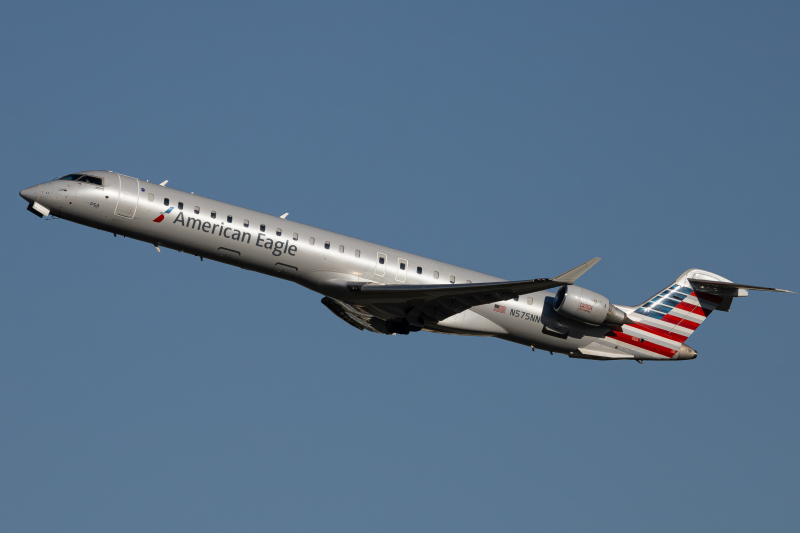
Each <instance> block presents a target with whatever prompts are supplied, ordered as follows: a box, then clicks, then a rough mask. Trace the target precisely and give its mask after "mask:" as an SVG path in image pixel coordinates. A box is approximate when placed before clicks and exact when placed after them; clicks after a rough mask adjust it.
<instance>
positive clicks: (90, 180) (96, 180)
mask: <svg viewBox="0 0 800 533" xmlns="http://www.w3.org/2000/svg"><path fill="white" fill-rule="evenodd" d="M58 179H60V180H71V181H82V182H84V183H91V184H93V185H99V186H101V187H102V186H103V178H95V177H94V176H84V175H83V174H67V175H66V176H62V177H60V178H58Z"/></svg>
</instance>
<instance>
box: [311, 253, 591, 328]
mask: <svg viewBox="0 0 800 533" xmlns="http://www.w3.org/2000/svg"><path fill="white" fill-rule="evenodd" d="M598 261H600V258H599V257H596V258H594V259H592V260H591V261H587V262H586V263H584V264H582V265H580V266H578V267H576V268H573V269H572V270H569V271H567V272H565V273H563V274H561V275H560V276H556V277H555V278H553V279H548V278H540V279H532V280H523V281H500V282H494V283H463V284H450V285H380V284H371V283H368V282H352V281H351V282H348V283H347V290H348V298H347V300H348V301H347V302H343V301H340V300H334V299H332V298H326V299H323V304H325V305H326V306H327V307H328V308H329V309H331V311H333V312H334V313H335V314H336V315H337V316H339V317H340V318H342V319H343V320H345V321H346V322H348V323H349V324H351V325H353V326H355V327H358V328H360V329H369V330H370V331H376V330H385V331H377V332H379V333H387V332H388V333H409V332H410V331H419V330H420V329H422V328H424V327H426V326H430V325H434V324H436V323H438V322H440V321H441V320H444V319H446V318H448V317H451V316H453V315H455V314H458V313H460V312H462V311H464V310H466V309H469V308H470V307H474V306H476V305H485V304H490V303H494V302H499V301H504V300H510V299H511V298H514V297H517V296H520V295H522V294H530V293H532V292H538V291H543V290H546V289H552V288H554V287H560V286H561V285H572V284H573V283H575V281H576V280H577V279H578V278H579V277H580V276H582V275H583V274H585V273H586V271H588V270H589V269H590V268H592V267H593V266H594V265H595V264H596V263H597V262H598ZM326 300H330V302H326Z"/></svg>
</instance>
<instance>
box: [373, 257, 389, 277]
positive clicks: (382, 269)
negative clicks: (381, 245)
mask: <svg viewBox="0 0 800 533" xmlns="http://www.w3.org/2000/svg"><path fill="white" fill-rule="evenodd" d="M375 275H376V276H380V277H383V276H384V275H386V254H382V253H378V259H377V261H375Z"/></svg>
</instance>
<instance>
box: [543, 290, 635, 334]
mask: <svg viewBox="0 0 800 533" xmlns="http://www.w3.org/2000/svg"><path fill="white" fill-rule="evenodd" d="M553 309H555V311H556V313H558V314H559V315H562V316H565V317H568V318H572V319H573V320H578V321H580V322H586V323H587V324H592V325H593V326H621V325H623V324H630V323H631V320H630V319H629V318H628V317H627V315H626V314H625V313H624V312H623V311H622V310H621V309H619V308H617V307H615V306H614V304H612V303H611V302H609V301H608V298H606V297H605V296H603V295H602V294H597V293H596V292H594V291H590V290H589V289H584V288H581V287H578V286H576V285H564V286H562V287H561V288H560V289H558V292H557V293H556V298H555V300H554V301H553Z"/></svg>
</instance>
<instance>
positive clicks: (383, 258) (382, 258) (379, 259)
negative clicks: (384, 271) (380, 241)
mask: <svg viewBox="0 0 800 533" xmlns="http://www.w3.org/2000/svg"><path fill="white" fill-rule="evenodd" d="M385 262H386V258H385V257H383V256H381V257H379V258H378V263H380V264H384V263H385Z"/></svg>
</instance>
